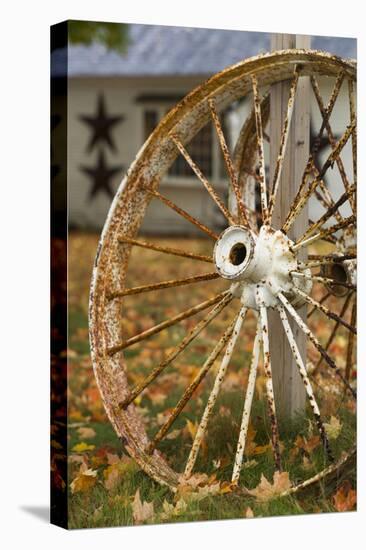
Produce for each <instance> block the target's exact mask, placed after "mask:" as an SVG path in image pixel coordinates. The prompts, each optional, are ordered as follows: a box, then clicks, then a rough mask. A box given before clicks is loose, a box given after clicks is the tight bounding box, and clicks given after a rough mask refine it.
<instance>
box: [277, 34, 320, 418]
mask: <svg viewBox="0 0 366 550" xmlns="http://www.w3.org/2000/svg"><path fill="white" fill-rule="evenodd" d="M309 47H310V37H309V36H300V35H291V34H273V35H272V38H271V49H272V51H274V50H283V49H289V48H309ZM289 91H290V81H288V82H280V83H278V84H274V85H272V86H271V90H270V97H271V99H270V104H271V106H270V181H273V174H274V169H275V165H276V160H277V157H278V151H279V147H280V136H281V131H282V127H283V121H284V119H285V115H286V109H287V102H288V97H289ZM309 91H310V83H309V80H308V78H307V77H300V78H299V82H298V88H297V92H296V97H295V106H294V112H293V116H292V122H291V128H290V134H289V138H288V142H287V150H286V159H285V162H284V166H283V171H282V176H281V181H280V186H279V189H278V198H277V201H276V206H275V209H274V212H273V219H272V223H273V226H274V227H275V228H276V229H278V228H280V227H281V225H282V223H283V222H284V220H285V217H286V215H287V213H288V210H289V208H290V206H291V203H292V201H293V199H294V196H295V194H296V192H297V189H298V187H299V185H300V182H301V177H302V174H303V171H304V168H305V165H306V162H307V160H308V156H309V145H310V144H309V141H310V93H309ZM307 225H308V209H307V207H305V208H304V209H303V211H302V212H301V214H300V215H299V216H298V217H297V220H296V222H295V223H294V224H293V226H292V228H291V230H290V233H289V237H290V238H296V237H299V236H300V235H302V234H303V233H304V232H305V230H306V228H307ZM306 310H307V308H306V306H303V307H302V308H301V309H300V310H299V313H300V315H301V316H302V318H303V319H304V320H305V321H306ZM289 321H290V324H291V328H292V330H293V333H294V335H295V338H296V342H297V344H298V346H299V349H300V352H301V354H302V357H303V359H304V362H305V363H306V337H305V336H304V334H303V333H302V332H301V331H300V329H299V328H298V326H297V325H296V323H295V322H294V321H293V320H292V319H290V320H289ZM269 329H270V330H269V334H270V351H271V363H272V369H273V384H274V393H275V398H276V406H277V414H278V416H279V418H280V419H281V418H282V419H289V418H292V417H293V416H294V414H295V413H296V412H300V413H301V411H303V410H304V408H305V391H304V385H303V383H302V381H301V379H300V376H299V374H298V370H297V367H296V364H295V362H294V359H293V356H292V353H291V350H290V348H289V345H288V341H287V338H286V335H285V333H284V330H283V327H282V323H281V322H280V320H279V316H278V313H277V312H274V311H269Z"/></svg>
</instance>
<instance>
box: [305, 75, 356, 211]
mask: <svg viewBox="0 0 366 550" xmlns="http://www.w3.org/2000/svg"><path fill="white" fill-rule="evenodd" d="M310 80H311V84H312V87H313V90H314V94H315V97H316V100H317V102H318V106H319V109H320V112H321V114H322V117H323V125H324V127H325V128H326V130H327V134H328V138H329V143H330V145H331V147H332V148H335V146H336V140H335V138H334V135H333V132H332V129H331V126H330V124H329V116H328V111H327V110H326V109H325V107H324V103H323V100H322V97H321V95H320V90H319V86H318V82H317V80H316V78H315V76H312V77H311V79H310ZM342 82H343V78H342ZM338 92H339V90H338ZM337 95H338V93H337ZM351 124H354V127H355V119H353V118H352V115H351ZM335 161H336V163H337V166H338V170H339V173H340V175H341V179H342V182H343V185H344V188H345V189H346V191H347V192H348V194H349V195H351V196H350V203H351V206H352V211H353V213H354V214H355V213H356V210H355V203H354V200H353V199H354V197H353V194H351V189H350V187H351V186H350V183H349V181H348V178H347V176H346V171H345V169H344V166H343V162H342V159H341V157H340V156H339V155H337V157H336V159H335Z"/></svg>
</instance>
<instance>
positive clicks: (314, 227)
mask: <svg viewBox="0 0 366 550" xmlns="http://www.w3.org/2000/svg"><path fill="white" fill-rule="evenodd" d="M355 189H356V188H355V186H354V185H352V186H351V187H350V189H349V191H346V192H345V193H343V195H342V196H341V197H340V198H339V199H338V200H337V202H335V203H334V204H333V205H332V206H331V207H330V208H329V209H328V210H327V211H326V212H325V213H324V214H323V215H322V216H321V217H320V218H319V219H318V221H316V222H314V223H313V224H312V225H311V226H310V227H309V228H308V229H307V230H306V231H305V233H304V234H303V236H302V237H301V238H300V240H301V241H302V240H304V239H306V237H308V236H309V235H311V234H312V233H314V231H316V230H317V229H318V228H319V227H320V226H322V225H323V224H324V223H325V222H326V221H328V220H329V219H330V218H331V217H332V216H334V214H335V212H336V211H337V210H338V208H339V207H340V206H342V204H344V203H345V202H346V201H347V200H350V196H351V194H352V193H354V191H355ZM343 221H344V220H343ZM340 223H342V222H340Z"/></svg>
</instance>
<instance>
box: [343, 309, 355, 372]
mask: <svg viewBox="0 0 366 550" xmlns="http://www.w3.org/2000/svg"><path fill="white" fill-rule="evenodd" d="M356 317H357V304H356V300H355V301H354V302H353V306H352V313H351V325H353V326H355V325H356ZM354 341H355V337H354V334H353V333H350V334H349V335H348V345H347V359H346V372H345V374H344V376H345V378H346V380H347V381H349V379H350V376H351V371H352V367H353V348H354Z"/></svg>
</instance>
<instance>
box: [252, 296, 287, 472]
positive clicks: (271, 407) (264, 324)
mask: <svg viewBox="0 0 366 550" xmlns="http://www.w3.org/2000/svg"><path fill="white" fill-rule="evenodd" d="M257 303H258V305H259V314H260V323H261V335H262V342H263V367H264V374H265V378H266V393H267V402H268V412H269V417H270V420H271V443H272V449H273V455H274V459H275V465H276V469H277V470H279V471H281V469H282V466H281V454H280V445H279V434H278V424H277V415H276V405H275V400H274V393H273V380H272V368H271V354H270V351H269V338H268V318H267V308H266V307H264V306H263V305H262V300H261V297H260V296H259V294H258V292H257Z"/></svg>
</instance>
